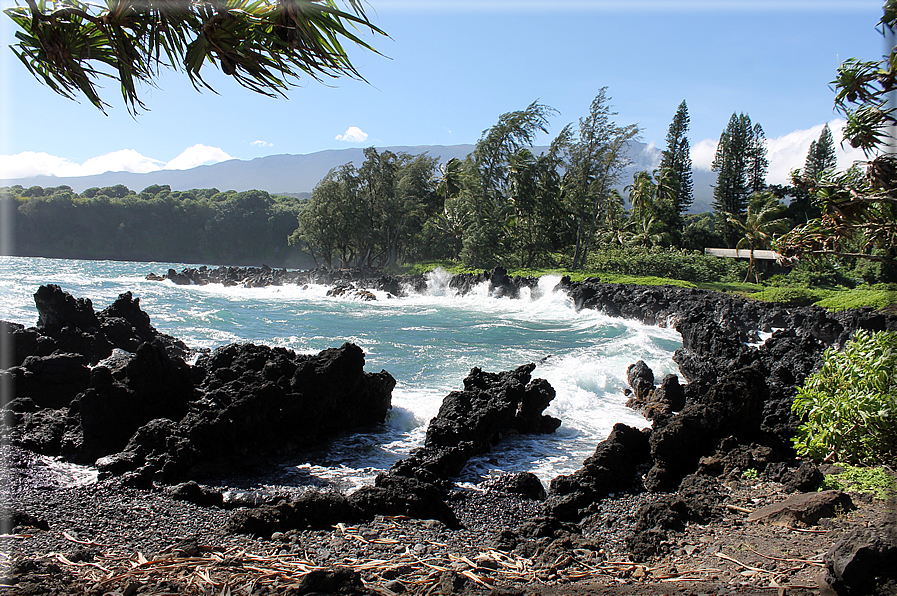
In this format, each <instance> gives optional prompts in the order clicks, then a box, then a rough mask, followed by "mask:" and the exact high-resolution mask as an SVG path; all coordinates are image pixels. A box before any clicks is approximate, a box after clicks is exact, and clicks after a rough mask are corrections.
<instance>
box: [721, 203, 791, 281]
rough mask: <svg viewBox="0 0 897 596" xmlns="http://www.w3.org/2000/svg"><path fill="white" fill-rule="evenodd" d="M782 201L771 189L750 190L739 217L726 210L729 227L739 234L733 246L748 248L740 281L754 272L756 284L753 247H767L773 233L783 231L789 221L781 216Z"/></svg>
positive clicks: (758, 278) (782, 209) (757, 276)
mask: <svg viewBox="0 0 897 596" xmlns="http://www.w3.org/2000/svg"><path fill="white" fill-rule="evenodd" d="M785 212H786V207H785V204H784V203H782V202H781V201H780V200H779V199H778V198H776V196H775V195H774V194H773V193H771V192H763V193H754V194H752V195H751V198H750V200H749V201H748V207H747V211H746V212H745V214H744V215H743V216H739V215H736V214H734V213H727V214H726V216H727V218H728V220H729V224H730V225H731V226H732V228H733V229H734V230H735V231H736V232H737V233H739V234H740V235H741V238H740V239H739V240H738V244H737V245H736V248H745V247H747V248H749V249H750V251H751V254H750V261H749V262H748V270H747V275H746V276H745V278H744V281H747V280H748V279H750V277H751V274H752V273H753V275H754V281H756V282H757V283H760V276H759V274H758V273H757V268H756V265H755V261H754V250H755V249H761V248H767V247H769V246H770V244H771V243H772V241H773V236H774V234H776V233H778V232H783V231H785V230H786V229H787V228H788V225H789V223H790V222H788V220H786V219H784V217H785Z"/></svg>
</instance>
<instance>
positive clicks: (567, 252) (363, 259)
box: [292, 88, 703, 269]
mask: <svg viewBox="0 0 897 596" xmlns="http://www.w3.org/2000/svg"><path fill="white" fill-rule="evenodd" d="M555 113H556V111H555V110H553V109H552V108H551V107H549V106H546V105H543V104H540V103H538V102H533V103H532V104H530V105H529V106H527V107H526V108H525V109H523V110H518V111H514V112H508V113H506V114H503V115H502V116H500V117H499V119H498V122H497V123H496V124H495V125H494V126H492V127H490V128H489V129H487V130H485V131H484V132H483V134H482V136H481V137H480V139H479V141H478V142H477V144H476V146H475V148H474V151H473V152H472V153H471V154H470V155H468V156H467V157H466V158H465V159H463V160H462V159H452V160H449V161H448V162H446V163H444V164H441V165H438V164H437V161H436V160H434V159H431V158H429V157H426V156H410V155H393V154H391V153H389V152H383V153H378V152H377V151H376V150H375V149H373V148H370V149H368V150H366V152H365V157H366V160H365V162H364V163H363V164H362V165H361V167H360V168H357V169H356V168H355V167H354V166H352V165H351V164H347V165H345V166H342V167H340V168H337V169H336V170H334V171H332V172H330V174H329V175H328V176H327V177H326V178H325V179H324V180H322V181H321V183H319V184H318V186H317V187H316V188H315V190H314V192H313V193H312V200H311V201H309V203H308V204H307V205H306V206H305V208H304V210H303V212H302V213H301V214H300V216H299V227H298V228H297V230H296V232H295V234H293V237H292V242H293V243H294V244H297V245H303V246H305V247H306V248H307V250H308V251H309V252H310V253H311V254H313V255H314V256H315V258H316V260H317V261H318V262H320V263H322V264H326V265H327V266H387V265H390V264H393V263H396V262H397V261H399V260H417V259H453V260H460V261H463V262H464V263H466V264H467V265H470V266H473V267H490V266H493V265H504V266H508V267H522V268H529V267H538V266H546V265H558V264H562V265H567V266H570V267H572V268H575V269H578V268H583V267H585V266H586V264H587V262H588V259H589V255H590V254H591V253H592V252H593V251H595V250H596V249H599V248H600V247H601V246H603V245H606V244H607V243H609V242H610V243H616V244H617V245H646V244H647V245H664V246H670V245H672V244H676V245H681V244H682V238H683V236H684V235H683V234H682V222H683V221H684V220H683V218H684V215H685V211H686V210H687V208H688V206H689V205H690V204H691V200H692V185H691V161H690V157H689V155H688V139H687V138H686V137H685V133H686V131H687V127H688V115H687V106H686V105H685V102H683V103H682V105H681V106H680V110H679V112H678V113H677V119H676V121H675V122H674V126H675V131H673V129H672V128H671V135H672V136H673V137H674V138H675V149H674V150H671V151H670V153H669V155H666V154H665V156H664V160H665V163H668V164H669V165H668V166H665V167H663V168H661V169H660V170H659V171H658V172H655V173H654V177H652V175H651V174H648V173H647V172H641V173H639V174H638V175H637V176H636V184H635V186H634V187H633V188H634V190H633V191H632V192H631V193H630V200H631V201H633V209H632V211H631V212H627V211H626V208H625V206H626V200H625V198H624V196H623V195H622V194H621V193H620V191H619V189H620V187H621V186H622V184H623V183H624V182H625V181H624V180H622V179H621V177H622V174H623V172H624V170H625V168H626V167H627V166H628V165H629V164H630V149H631V148H630V142H631V141H633V140H635V139H637V137H638V135H639V132H640V131H639V128H638V127H637V126H636V125H634V124H630V125H619V124H617V123H616V122H615V121H614V117H615V116H616V113H615V112H613V110H612V108H611V105H610V98H609V97H608V95H607V90H606V89H605V88H602V89H600V90H599V92H598V94H597V95H596V97H595V99H594V100H593V101H592V103H591V105H590V107H589V112H588V114H587V115H586V116H584V117H583V118H580V119H579V120H578V121H577V122H576V123H571V124H568V125H567V126H565V127H563V129H562V130H561V131H560V133H558V135H557V136H556V137H555V138H554V140H553V141H552V142H551V144H550V146H549V148H548V150H547V151H545V152H543V153H541V154H540V155H535V154H534V153H533V151H532V149H531V147H532V146H533V144H534V142H535V139H536V137H537V135H538V134H539V133H547V132H548V121H549V119H550V118H551V117H552V116H553V115H555ZM655 177H656V178H657V180H655ZM658 188H659V190H657V189H658ZM649 195H651V196H650V197H649ZM660 228H663V229H664V230H666V232H665V233H664V232H659V230H660ZM674 231H675V233H673V232H674ZM701 248H703V247H701Z"/></svg>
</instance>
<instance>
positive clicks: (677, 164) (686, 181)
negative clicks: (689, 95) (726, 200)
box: [660, 99, 694, 220]
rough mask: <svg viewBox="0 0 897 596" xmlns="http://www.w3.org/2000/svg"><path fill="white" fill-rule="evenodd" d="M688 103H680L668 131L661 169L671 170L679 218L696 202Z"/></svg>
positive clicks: (675, 208)
mask: <svg viewBox="0 0 897 596" xmlns="http://www.w3.org/2000/svg"><path fill="white" fill-rule="evenodd" d="M688 124H689V118H688V105H686V103H685V100H684V99H683V100H682V103H681V104H679V108H678V109H677V110H676V115H675V116H674V117H673V121H672V122H671V123H670V128H669V130H668V131H667V139H666V141H667V148H666V149H664V151H663V153H662V156H661V159H660V169H661V170H664V169H666V170H670V172H671V176H670V177H671V179H672V184H673V188H674V189H675V191H674V194H673V206H674V210H675V211H676V214H677V216H678V217H677V220H678V219H681V218H682V216H683V215H684V214H685V212H686V211H688V208H689V207H690V206H691V204H692V202H694V182H693V181H692V164H691V149H690V148H689V143H688V137H687V136H685V135H686V133H688Z"/></svg>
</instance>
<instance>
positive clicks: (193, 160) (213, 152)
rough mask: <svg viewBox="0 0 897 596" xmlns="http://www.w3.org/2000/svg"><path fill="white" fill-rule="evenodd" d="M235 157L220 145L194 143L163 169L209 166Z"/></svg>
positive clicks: (187, 168)
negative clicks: (211, 145) (219, 146)
mask: <svg viewBox="0 0 897 596" xmlns="http://www.w3.org/2000/svg"><path fill="white" fill-rule="evenodd" d="M229 159H233V157H231V156H230V155H228V154H227V153H225V152H224V151H222V150H221V149H219V148H218V147H209V146H208V145H193V146H192V147H188V148H187V149H184V151H182V152H181V154H180V155H178V156H177V157H175V158H174V159H172V160H171V161H169V162H168V163H167V164H165V167H164V168H162V169H163V170H189V169H190V168H195V167H197V166H208V165H211V164H214V163H218V162H221V161H227V160H229Z"/></svg>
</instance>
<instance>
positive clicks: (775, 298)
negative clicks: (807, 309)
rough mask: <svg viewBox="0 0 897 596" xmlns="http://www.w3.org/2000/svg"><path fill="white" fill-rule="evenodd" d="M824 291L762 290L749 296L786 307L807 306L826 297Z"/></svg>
mask: <svg viewBox="0 0 897 596" xmlns="http://www.w3.org/2000/svg"><path fill="white" fill-rule="evenodd" d="M828 294H829V292H827V291H826V290H811V289H810V288H782V287H770V288H764V289H763V290H761V291H759V292H754V293H753V294H750V297H751V298H754V299H756V300H763V301H764V302H779V303H781V304H785V305H787V306H808V305H810V304H813V303H814V302H816V301H818V300H821V299H822V298H825V297H826V296H828Z"/></svg>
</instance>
